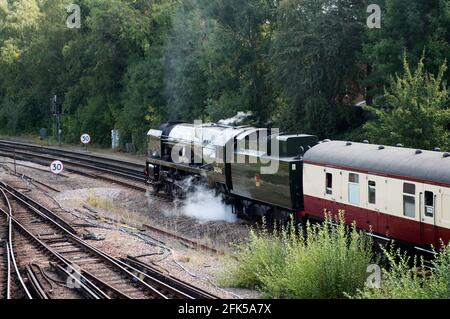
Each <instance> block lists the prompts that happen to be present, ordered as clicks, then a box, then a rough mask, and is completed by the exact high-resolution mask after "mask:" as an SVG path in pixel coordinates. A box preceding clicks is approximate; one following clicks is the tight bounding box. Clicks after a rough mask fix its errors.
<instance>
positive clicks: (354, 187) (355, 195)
mask: <svg viewBox="0 0 450 319" xmlns="http://www.w3.org/2000/svg"><path fill="white" fill-rule="evenodd" d="M359 189H360V188H359V175H358V174H353V173H350V175H349V176H348V202H349V203H350V204H353V205H359V199H360V196H359V195H360V194H359V193H360V192H359Z"/></svg>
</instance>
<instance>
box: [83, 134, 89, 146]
mask: <svg viewBox="0 0 450 319" xmlns="http://www.w3.org/2000/svg"><path fill="white" fill-rule="evenodd" d="M80 140H81V143H83V144H85V145H86V144H89V143H90V142H91V136H90V135H89V134H83V135H81V138H80Z"/></svg>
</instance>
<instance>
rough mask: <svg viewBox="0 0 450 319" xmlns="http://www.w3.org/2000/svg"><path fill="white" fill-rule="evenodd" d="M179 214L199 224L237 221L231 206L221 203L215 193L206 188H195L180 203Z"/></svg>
mask: <svg viewBox="0 0 450 319" xmlns="http://www.w3.org/2000/svg"><path fill="white" fill-rule="evenodd" d="M180 210H181V213H182V214H183V215H185V216H189V217H192V218H195V219H197V220H199V221H200V222H209V221H225V222H229V223H234V222H236V220H237V217H236V215H235V214H233V210H232V208H231V206H228V205H226V204H225V203H223V201H222V199H221V198H220V197H218V196H216V194H215V191H214V190H211V189H207V188H206V187H202V186H196V187H195V188H194V191H193V192H190V193H189V194H188V195H187V198H186V199H185V200H184V201H183V202H182V203H181V207H180Z"/></svg>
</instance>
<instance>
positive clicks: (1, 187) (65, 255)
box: [0, 182, 214, 299]
mask: <svg viewBox="0 0 450 319" xmlns="http://www.w3.org/2000/svg"><path fill="white" fill-rule="evenodd" d="M0 191H1V192H2V194H3V198H4V199H3V202H4V203H3V205H2V207H7V208H6V209H4V208H1V209H0V215H1V217H3V219H4V221H5V222H4V223H2V224H1V226H2V228H1V229H0V231H2V232H3V229H6V228H5V224H8V223H9V228H10V229H13V231H11V232H9V233H10V234H11V236H9V237H10V238H13V239H14V243H13V241H12V239H10V240H9V242H11V245H18V246H19V247H21V250H20V253H17V252H16V253H13V254H11V255H12V256H11V255H10V256H9V257H8V256H6V257H5V256H4V255H2V257H3V260H6V261H7V260H14V258H16V259H17V261H18V262H17V264H18V265H17V269H19V270H18V271H17V272H18V273H19V271H21V272H23V273H25V274H26V284H27V285H26V286H25V284H24V287H28V289H29V291H30V293H29V294H30V296H29V297H30V298H33V297H35V298H51V297H62V298H84V297H86V298H94V299H109V298H111V299H113V298H114V299H116V298H120V299H197V298H213V297H214V296H212V295H210V294H208V293H205V292H203V291H201V290H199V289H197V288H195V287H192V286H190V285H188V284H186V283H182V282H181V283H180V282H179V281H176V280H175V279H174V278H171V277H169V276H164V275H162V274H159V275H158V274H157V273H156V271H155V270H153V269H152V268H151V267H150V266H148V265H143V264H137V263H135V264H130V263H129V262H128V263H127V262H126V261H123V260H119V259H116V258H114V257H113V256H110V255H108V254H106V253H104V252H102V251H100V250H98V249H97V248H95V247H93V246H91V245H90V244H88V243H87V242H85V241H83V240H82V239H80V238H79V237H78V236H77V235H76V231H75V230H74V229H73V228H72V227H71V226H70V225H68V224H67V223H66V222H64V221H63V220H62V219H60V218H59V217H58V216H57V215H55V214H54V213H53V212H51V211H50V210H48V209H47V208H45V207H43V206H41V205H40V204H39V203H37V202H35V201H34V200H33V199H31V198H29V197H28V196H26V195H24V194H23V193H21V192H20V191H18V190H16V189H14V188H13V187H11V186H9V185H7V184H5V183H3V182H0ZM6 221H8V222H6ZM4 236H5V235H2V238H3V237H4ZM5 251H8V250H5ZM1 265H2V267H5V269H6V270H7V269H8V267H9V266H8V265H9V263H7V262H6V263H2V264H1ZM4 265H6V266H4ZM2 270H3V269H2ZM1 273H2V274H3V273H8V274H9V273H10V272H9V271H6V272H3V271H2V272H1ZM49 273H51V275H50V274H49ZM55 278H56V279H55ZM8 281H10V279H9V280H8ZM24 282H25V280H24ZM69 283H71V285H69ZM3 286H5V285H3V282H2V286H1V288H2V290H5V289H4V288H3ZM25 289H27V288H25Z"/></svg>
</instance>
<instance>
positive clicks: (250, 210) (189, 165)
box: [145, 123, 450, 247]
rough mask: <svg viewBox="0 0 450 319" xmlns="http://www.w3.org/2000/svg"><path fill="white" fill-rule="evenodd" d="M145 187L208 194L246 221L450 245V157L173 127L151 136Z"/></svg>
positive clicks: (240, 130) (251, 130)
mask: <svg viewBox="0 0 450 319" xmlns="http://www.w3.org/2000/svg"><path fill="white" fill-rule="evenodd" d="M148 141H149V145H148V150H149V154H148V157H147V163H146V171H145V174H146V180H147V184H148V185H150V186H151V188H152V189H153V191H154V192H164V193H167V194H169V195H171V196H181V197H183V196H186V194H188V193H189V185H192V183H191V182H190V183H186V182H185V181H186V179H189V180H190V181H193V182H194V184H195V183H199V184H207V185H209V186H210V187H212V188H214V189H216V191H217V193H218V194H221V195H222V196H223V199H224V201H226V202H227V203H229V204H231V205H232V207H233V209H234V212H235V213H236V214H238V215H240V216H243V217H245V218H255V217H258V216H266V217H267V218H269V219H287V218H288V217H289V216H291V215H294V216H296V217H297V218H299V219H318V220H320V219H323V217H324V211H325V210H326V211H330V212H334V213H336V212H338V211H339V210H344V211H345V214H346V220H347V221H348V222H349V223H352V222H356V224H357V226H358V227H359V228H360V229H364V230H370V231H371V232H372V233H373V234H375V235H376V236H379V237H381V238H385V239H396V240H400V241H404V242H407V243H409V244H413V245H417V246H420V247H429V245H435V246H440V244H441V243H442V242H445V243H448V242H449V241H450V153H445V152H441V151H439V150H435V151H424V150H413V149H407V148H403V147H399V146H397V147H390V146H383V145H373V144H369V143H353V142H344V141H329V140H326V141H319V140H318V138H317V137H316V136H312V135H306V134H294V135H292V134H282V133H280V132H277V131H274V130H270V129H261V128H255V127H248V126H241V127H232V126H224V125H217V124H204V125H191V124H184V123H166V124H164V125H162V126H161V127H159V128H158V129H152V130H150V131H149V133H148Z"/></svg>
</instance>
